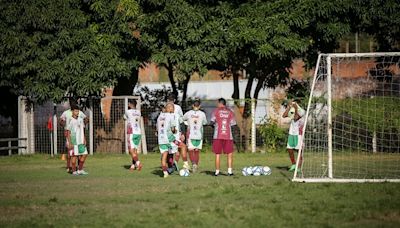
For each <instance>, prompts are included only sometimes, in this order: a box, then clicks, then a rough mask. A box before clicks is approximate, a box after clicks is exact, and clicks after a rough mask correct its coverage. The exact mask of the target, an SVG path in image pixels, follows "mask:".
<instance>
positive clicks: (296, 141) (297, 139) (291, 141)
mask: <svg viewBox="0 0 400 228" xmlns="http://www.w3.org/2000/svg"><path fill="white" fill-rule="evenodd" d="M301 140H302V137H301V135H289V137H288V141H287V144H286V148H287V149H294V150H299V149H300V144H301Z"/></svg>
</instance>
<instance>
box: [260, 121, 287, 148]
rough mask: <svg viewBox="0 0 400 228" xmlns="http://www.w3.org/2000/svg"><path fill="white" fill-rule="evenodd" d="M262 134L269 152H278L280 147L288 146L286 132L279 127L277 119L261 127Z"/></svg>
mask: <svg viewBox="0 0 400 228" xmlns="http://www.w3.org/2000/svg"><path fill="white" fill-rule="evenodd" d="M259 131H260V134H261V136H262V138H263V140H264V145H265V146H266V148H267V150H269V151H272V152H276V151H277V149H278V148H279V147H283V146H284V145H285V144H286V135H287V134H286V130H285V129H283V128H281V127H279V126H278V122H277V121H276V120H275V119H272V118H268V120H267V121H266V122H265V123H264V124H263V125H261V126H260V127H259Z"/></svg>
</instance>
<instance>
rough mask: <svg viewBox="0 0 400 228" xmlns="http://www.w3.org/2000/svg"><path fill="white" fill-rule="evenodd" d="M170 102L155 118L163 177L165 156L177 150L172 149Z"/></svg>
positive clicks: (172, 126) (173, 124)
mask: <svg viewBox="0 0 400 228" xmlns="http://www.w3.org/2000/svg"><path fill="white" fill-rule="evenodd" d="M171 109H172V110H173V105H172V104H170V103H169V104H167V105H166V107H165V109H163V111H162V112H161V113H160V115H159V116H158V118H157V137H158V148H159V150H160V153H161V155H162V157H161V167H162V170H163V173H164V178H166V177H168V171H167V169H168V166H167V157H168V154H169V153H175V152H176V151H177V150H175V149H172V146H173V145H174V144H173V141H175V135H174V133H176V128H175V119H174V114H173V112H172V113H171Z"/></svg>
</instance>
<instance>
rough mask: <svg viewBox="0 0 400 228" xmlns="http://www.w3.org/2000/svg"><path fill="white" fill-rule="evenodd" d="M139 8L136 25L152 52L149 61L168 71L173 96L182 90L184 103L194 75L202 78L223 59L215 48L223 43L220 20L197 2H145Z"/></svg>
mask: <svg viewBox="0 0 400 228" xmlns="http://www.w3.org/2000/svg"><path fill="white" fill-rule="evenodd" d="M141 7H142V9H143V13H144V14H143V15H142V16H141V17H139V21H138V24H139V27H140V31H141V41H142V42H144V43H145V44H146V45H147V46H148V47H149V48H150V49H151V52H152V56H151V58H150V61H153V62H155V63H157V64H158V65H159V66H163V67H165V68H166V69H167V70H168V78H169V80H170V82H171V86H172V90H173V93H174V94H175V95H177V94H178V89H179V88H181V89H182V90H183V100H185V99H186V91H187V85H188V83H189V81H190V77H191V76H192V75H193V73H195V72H197V73H199V74H200V75H203V74H205V73H206V72H207V66H208V65H209V64H211V63H213V62H216V60H217V59H219V58H222V57H223V56H224V55H223V53H221V52H220V51H219V50H218V48H215V47H218V45H219V44H220V42H223V40H221V39H219V37H218V36H217V35H216V32H218V29H220V28H221V26H219V25H218V23H219V20H220V18H215V17H213V14H211V13H210V11H212V10H213V8H211V7H209V5H207V4H204V5H203V4H201V2H200V3H199V2H198V1H185V0H177V1H168V0H161V1H160V0H157V1H156V0H146V1H141ZM177 83H179V84H180V86H178V85H177Z"/></svg>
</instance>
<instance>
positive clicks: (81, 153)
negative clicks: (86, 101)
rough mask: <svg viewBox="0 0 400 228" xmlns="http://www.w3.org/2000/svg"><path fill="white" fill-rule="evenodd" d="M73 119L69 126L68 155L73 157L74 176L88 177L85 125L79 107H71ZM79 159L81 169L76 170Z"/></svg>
mask: <svg viewBox="0 0 400 228" xmlns="http://www.w3.org/2000/svg"><path fill="white" fill-rule="evenodd" d="M71 109H72V118H71V120H70V121H69V124H68V125H67V142H68V149H69V151H68V154H69V155H70V156H71V165H72V174H73V175H86V174H88V173H87V172H86V171H85V170H83V165H84V163H85V161H86V157H87V154H88V152H87V149H86V139H85V123H84V120H83V118H80V117H79V108H78V106H71ZM77 159H79V167H78V170H76V160H77Z"/></svg>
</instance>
